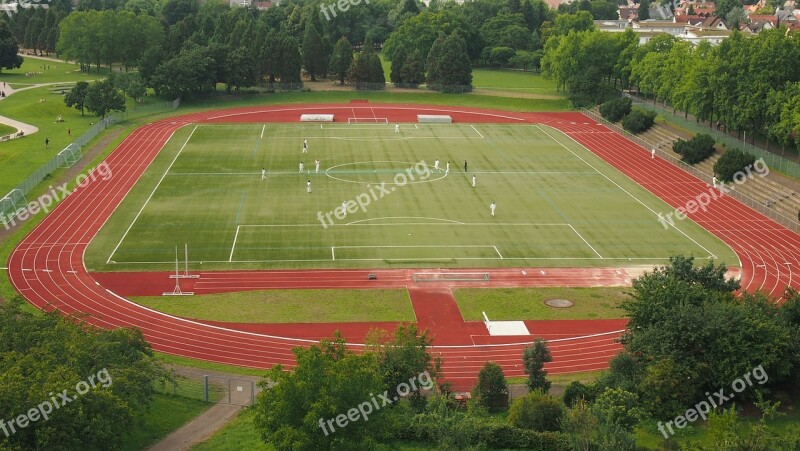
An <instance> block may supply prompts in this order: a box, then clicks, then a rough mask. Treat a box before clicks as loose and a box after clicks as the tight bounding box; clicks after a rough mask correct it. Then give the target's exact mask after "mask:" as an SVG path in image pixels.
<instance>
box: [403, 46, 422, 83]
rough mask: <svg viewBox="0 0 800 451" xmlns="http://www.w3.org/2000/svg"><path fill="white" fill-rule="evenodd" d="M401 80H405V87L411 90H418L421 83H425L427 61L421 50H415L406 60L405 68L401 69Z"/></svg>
mask: <svg viewBox="0 0 800 451" xmlns="http://www.w3.org/2000/svg"><path fill="white" fill-rule="evenodd" d="M400 78H401V79H402V80H403V83H404V84H405V86H407V87H409V88H416V87H417V86H419V84H420V83H422V82H424V81H425V59H424V58H423V57H422V54H421V53H420V52H419V50H414V52H413V53H411V55H409V56H408V58H406V61H405V64H403V68H402V69H400Z"/></svg>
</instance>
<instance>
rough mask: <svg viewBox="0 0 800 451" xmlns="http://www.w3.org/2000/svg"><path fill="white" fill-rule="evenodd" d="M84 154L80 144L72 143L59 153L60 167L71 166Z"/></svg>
mask: <svg viewBox="0 0 800 451" xmlns="http://www.w3.org/2000/svg"><path fill="white" fill-rule="evenodd" d="M82 156H83V154H82V153H81V148H80V146H78V145H77V144H75V143H72V144H70V145H68V146H67V147H65V148H64V150H62V151H61V152H59V153H58V163H59V167H62V168H71V167H72V166H73V165H74V164H75V163H77V162H78V160H80V159H81V157H82Z"/></svg>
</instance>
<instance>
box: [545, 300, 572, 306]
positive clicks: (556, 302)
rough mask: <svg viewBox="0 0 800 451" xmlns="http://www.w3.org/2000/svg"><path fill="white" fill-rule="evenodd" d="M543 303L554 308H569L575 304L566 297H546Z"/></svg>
mask: <svg viewBox="0 0 800 451" xmlns="http://www.w3.org/2000/svg"><path fill="white" fill-rule="evenodd" d="M544 303H545V304H547V305H549V306H550V307H555V308H569V307H572V306H573V305H575V304H574V303H573V302H572V301H568V300H566V299H548V300H546V301H544Z"/></svg>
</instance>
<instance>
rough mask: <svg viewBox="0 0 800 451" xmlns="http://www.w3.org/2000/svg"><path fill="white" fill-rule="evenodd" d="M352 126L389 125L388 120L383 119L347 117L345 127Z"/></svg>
mask: <svg viewBox="0 0 800 451" xmlns="http://www.w3.org/2000/svg"><path fill="white" fill-rule="evenodd" d="M353 124H373V125H389V119H388V118H385V117H348V118H347V125H353Z"/></svg>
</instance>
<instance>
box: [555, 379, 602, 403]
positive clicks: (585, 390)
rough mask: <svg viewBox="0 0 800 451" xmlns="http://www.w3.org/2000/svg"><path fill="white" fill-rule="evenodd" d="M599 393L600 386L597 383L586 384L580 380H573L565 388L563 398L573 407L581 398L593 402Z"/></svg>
mask: <svg viewBox="0 0 800 451" xmlns="http://www.w3.org/2000/svg"><path fill="white" fill-rule="evenodd" d="M598 394H599V393H598V388H597V386H596V385H595V384H589V385H584V384H582V383H581V382H579V381H572V382H570V383H569V385H567V388H565V389H564V395H563V398H562V399H563V401H564V404H566V406H567V407H572V406H574V405H575V404H577V403H578V401H580V400H584V401H586V402H587V403H589V404H591V403H592V402H594V399H595V398H597V395H598Z"/></svg>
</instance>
